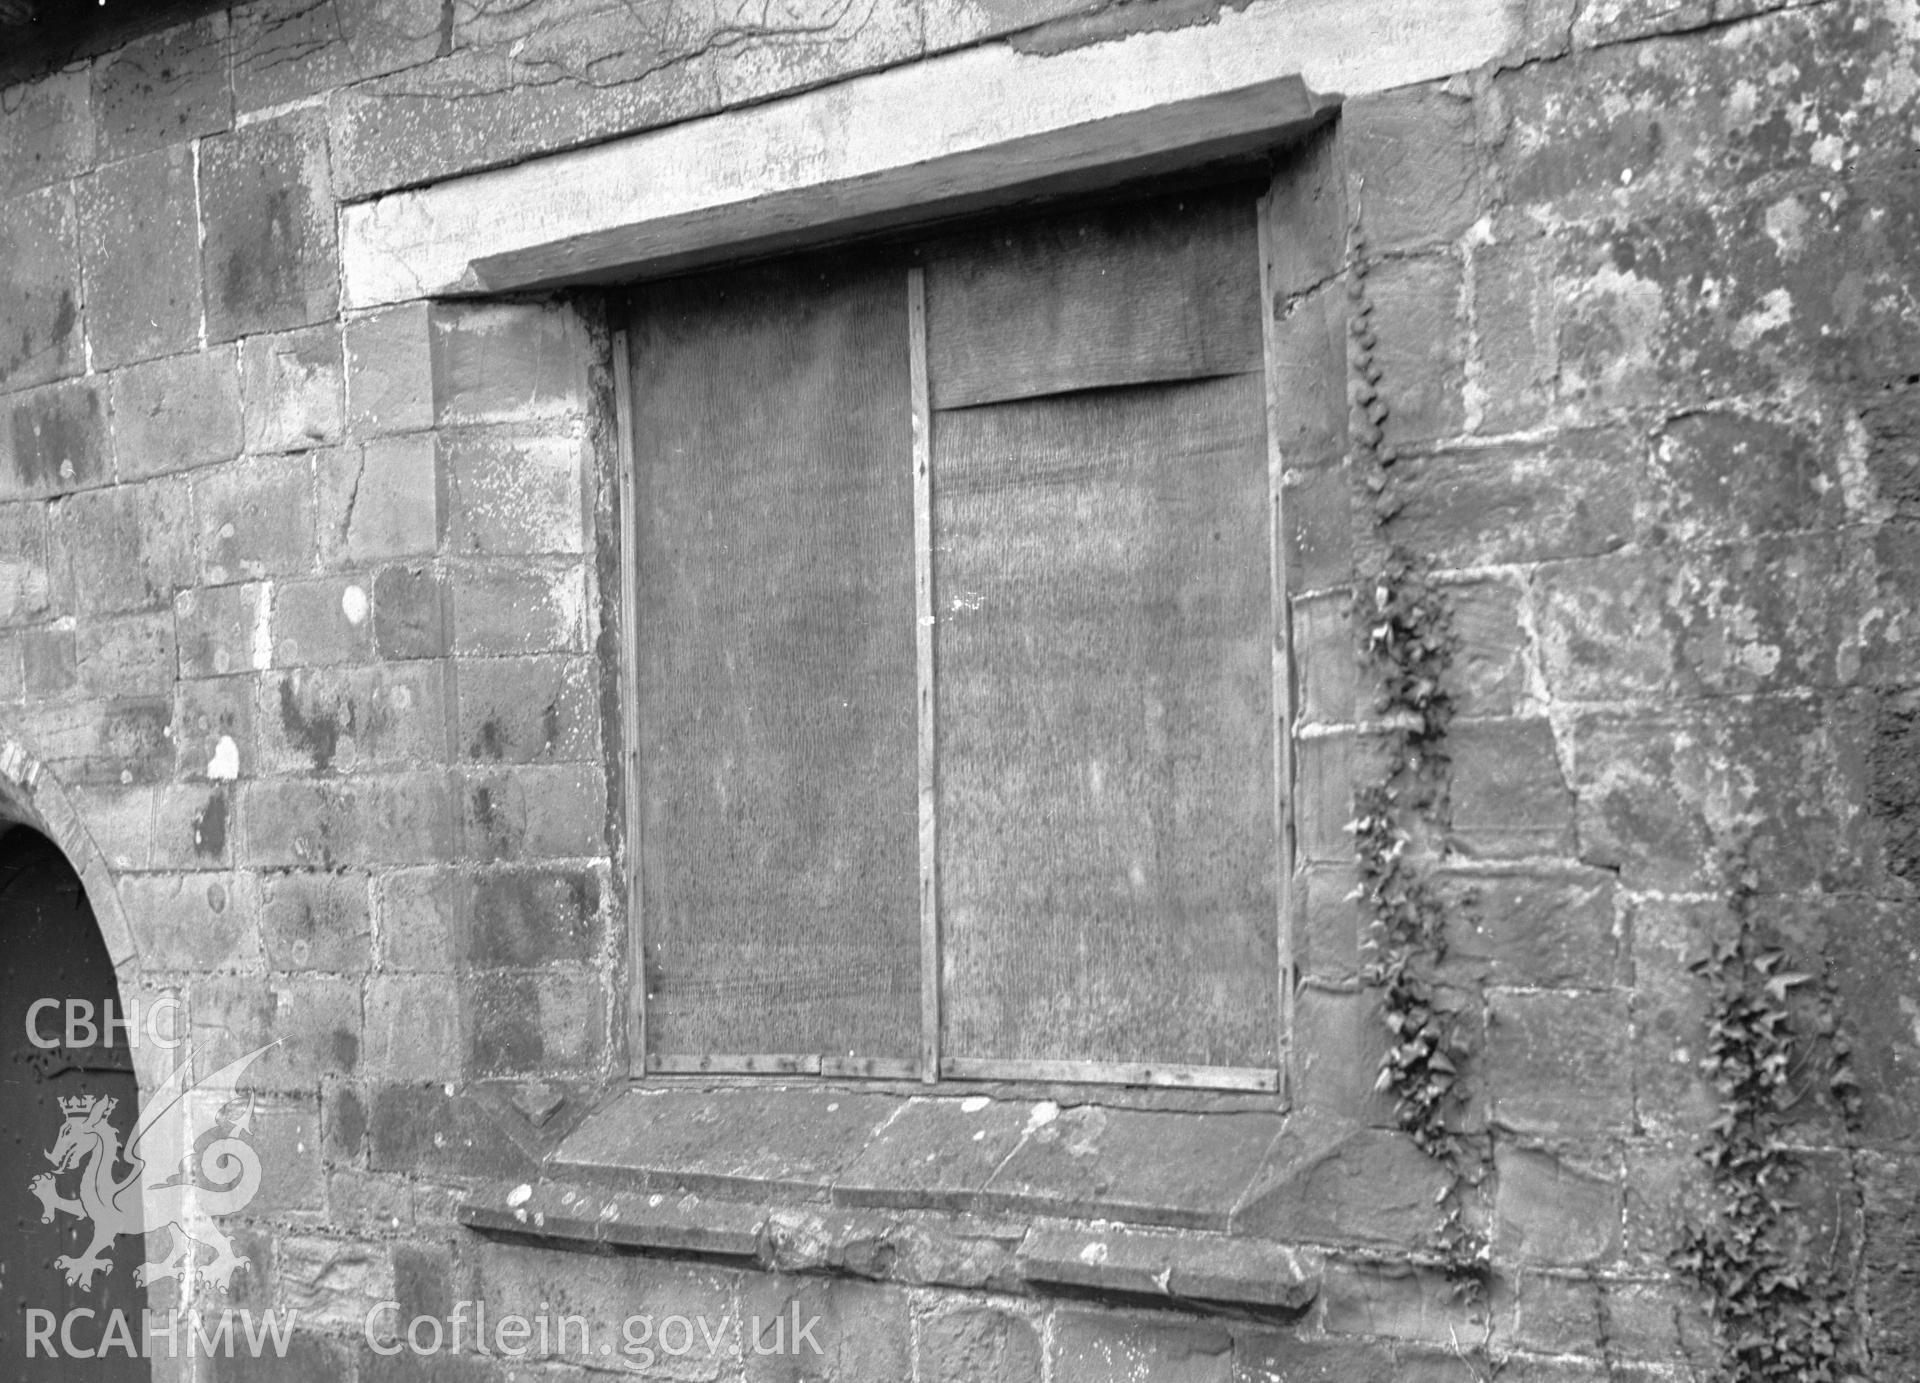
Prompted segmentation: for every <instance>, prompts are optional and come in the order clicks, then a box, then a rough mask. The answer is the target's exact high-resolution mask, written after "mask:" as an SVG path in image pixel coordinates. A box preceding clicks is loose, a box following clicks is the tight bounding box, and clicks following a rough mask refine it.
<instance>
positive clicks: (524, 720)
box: [374, 589, 600, 763]
mask: <svg viewBox="0 0 1920 1383" xmlns="http://www.w3.org/2000/svg"><path fill="white" fill-rule="evenodd" d="M375 594H376V596H378V595H379V594H380V592H379V591H378V590H377V589H376V592H375ZM383 616H384V605H380V606H377V607H376V609H375V614H374V618H375V620H376V622H377V621H379V620H380V619H382V618H383ZM598 697H599V685H598V672H597V669H596V666H595V664H594V663H593V661H592V660H591V659H588V658H563V657H553V656H543V657H532V658H489V659H485V660H475V661H472V662H468V663H465V664H463V665H462V666H461V667H460V671H459V702H460V705H459V722H458V726H457V729H456V739H457V743H458V746H459V752H460V753H461V755H462V756H464V757H466V758H469V759H473V760H476V761H479V762H483V763H541V762H550V761H566V760H577V761H580V762H594V761H597V760H598V758H599V754H600V734H599V726H600V708H599V703H598Z"/></svg>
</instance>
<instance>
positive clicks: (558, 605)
mask: <svg viewBox="0 0 1920 1383" xmlns="http://www.w3.org/2000/svg"><path fill="white" fill-rule="evenodd" d="M584 576H585V573H584V572H583V571H582V570H581V569H580V568H579V567H560V568H557V569H556V568H549V567H535V566H503V565H492V566H487V567H469V568H466V569H464V570H462V571H460V572H458V573H456V574H455V576H454V578H453V647H454V651H455V652H456V653H460V654H463V655H481V656H485V655H489V654H513V653H570V652H584V651H585V630H584V628H583V625H584V622H585V619H584V617H585V614H586V591H585V581H584V579H583V578H584Z"/></svg>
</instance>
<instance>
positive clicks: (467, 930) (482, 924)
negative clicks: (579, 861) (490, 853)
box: [449, 868, 605, 968]
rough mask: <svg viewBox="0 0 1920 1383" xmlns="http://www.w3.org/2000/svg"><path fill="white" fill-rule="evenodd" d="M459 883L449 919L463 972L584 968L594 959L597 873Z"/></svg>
mask: <svg viewBox="0 0 1920 1383" xmlns="http://www.w3.org/2000/svg"><path fill="white" fill-rule="evenodd" d="M459 883H460V888H459V890H458V892H457V894H456V900H455V902H454V906H453V907H452V908H451V909H450V910H449V912H450V916H451V920H452V922H453V926H452V927H451V929H450V930H451V935H452V942H453V955H454V958H455V959H456V960H457V961H459V962H460V963H461V964H464V965H474V966H482V967H514V968H521V967H532V966H540V965H550V964H553V963H555V962H571V963H573V964H575V965H583V964H585V963H587V962H588V961H590V960H591V959H592V958H593V956H594V954H595V953H596V950H597V948H598V946H599V942H600V934H601V916H600V908H601V900H602V898H603V897H604V896H605V894H604V889H603V884H602V881H601V878H600V875H599V873H598V872H597V871H596V870H593V869H578V868H573V869H551V868H547V869H514V870H486V871H483V872H481V873H477V874H474V875H471V876H468V877H465V878H463V879H461V880H459Z"/></svg>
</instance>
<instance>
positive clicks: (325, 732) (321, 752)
mask: <svg viewBox="0 0 1920 1383" xmlns="http://www.w3.org/2000/svg"><path fill="white" fill-rule="evenodd" d="M280 723H281V724H282V725H283V726H285V727H286V731H287V736H288V738H290V739H291V740H292V741H293V743H294V744H295V745H296V746H298V747H299V748H301V749H303V750H305V751H306V753H308V754H309V755H311V756H312V759H313V767H314V771H315V772H317V773H326V772H328V771H330V770H331V769H332V768H333V758H334V754H335V753H336V752H337V751H338V749H339V745H340V733H341V725H340V719H339V717H338V716H333V715H319V714H316V715H311V716H310V715H308V714H307V713H306V712H305V711H304V710H303V709H301V706H300V700H299V696H298V695H297V693H296V692H295V690H294V679H293V678H291V677H286V678H282V679H281V682H280ZM346 730H347V732H348V733H349V734H351V733H352V731H353V708H352V705H351V704H349V705H348V708H347V725H346Z"/></svg>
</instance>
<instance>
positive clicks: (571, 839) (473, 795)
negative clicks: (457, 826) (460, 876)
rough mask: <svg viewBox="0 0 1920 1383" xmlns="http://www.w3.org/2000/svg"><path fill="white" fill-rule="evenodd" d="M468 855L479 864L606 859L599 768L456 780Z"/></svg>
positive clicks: (466, 774) (467, 773) (467, 775)
mask: <svg viewBox="0 0 1920 1383" xmlns="http://www.w3.org/2000/svg"><path fill="white" fill-rule="evenodd" d="M460 782H461V801H462V804H463V808H464V825H465V836H466V843H467V853H468V855H469V856H470V857H472V858H474V859H478V860H484V861H491V860H543V859H577V858H580V857H582V856H593V855H604V854H606V849H607V847H606V821H607V777H606V770H605V769H604V768H602V767H601V766H600V765H599V764H524V765H521V766H519V767H516V768H514V769H512V770H511V771H508V770H498V771H493V772H485V771H480V770H472V769H468V770H464V771H462V773H461V774H460Z"/></svg>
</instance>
